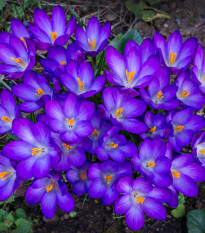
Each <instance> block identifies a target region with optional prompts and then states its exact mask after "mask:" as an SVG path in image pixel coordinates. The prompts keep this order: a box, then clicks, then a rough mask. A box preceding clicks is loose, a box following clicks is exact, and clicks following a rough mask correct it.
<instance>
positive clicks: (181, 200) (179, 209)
mask: <svg viewBox="0 0 205 233" xmlns="http://www.w3.org/2000/svg"><path fill="white" fill-rule="evenodd" d="M178 199H179V205H178V206H177V208H176V209H173V210H172V211H171V214H172V215H173V216H174V217H175V218H180V217H182V216H183V215H184V214H185V206H184V203H185V198H184V195H183V194H181V193H179V196H178Z"/></svg>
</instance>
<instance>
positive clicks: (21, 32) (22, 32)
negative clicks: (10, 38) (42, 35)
mask: <svg viewBox="0 0 205 233" xmlns="http://www.w3.org/2000/svg"><path fill="white" fill-rule="evenodd" d="M11 32H12V34H13V35H15V36H16V37H18V38H21V37H27V38H30V34H29V33H28V30H27V28H26V26H25V25H24V24H23V23H22V22H21V21H20V20H19V19H15V18H13V19H12V20H11Z"/></svg>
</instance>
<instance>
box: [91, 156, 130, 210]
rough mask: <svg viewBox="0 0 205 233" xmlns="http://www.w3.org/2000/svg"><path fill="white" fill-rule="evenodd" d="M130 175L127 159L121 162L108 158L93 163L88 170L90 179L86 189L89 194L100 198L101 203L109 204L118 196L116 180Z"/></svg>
mask: <svg viewBox="0 0 205 233" xmlns="http://www.w3.org/2000/svg"><path fill="white" fill-rule="evenodd" d="M131 175H132V169H131V166H130V163H129V161H127V160H126V161H124V162H123V163H117V162H114V161H110V160H108V161H105V162H103V163H102V164H98V163H94V164H93V165H92V166H91V167H90V168H89V170H88V178H89V179H90V180H92V183H91V185H90V187H89V189H88V192H89V196H90V197H91V198H102V199H101V203H102V205H110V204H111V203H113V202H114V201H115V200H116V199H117V198H118V197H119V192H118V191H117V190H116V188H115V185H116V182H117V180H118V179H119V178H120V177H123V176H131Z"/></svg>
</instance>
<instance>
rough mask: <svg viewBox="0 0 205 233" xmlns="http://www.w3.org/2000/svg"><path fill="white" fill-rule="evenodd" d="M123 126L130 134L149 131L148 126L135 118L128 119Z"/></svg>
mask: <svg viewBox="0 0 205 233" xmlns="http://www.w3.org/2000/svg"><path fill="white" fill-rule="evenodd" d="M122 126H123V128H124V129H125V130H127V131H128V132H131V133H135V134H139V133H143V132H145V131H146V130H147V126H146V125H145V124H144V123H142V122H140V121H138V120H137V119H135V118H127V119H126V120H125V121H123V122H122Z"/></svg>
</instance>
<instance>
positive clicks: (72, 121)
mask: <svg viewBox="0 0 205 233" xmlns="http://www.w3.org/2000/svg"><path fill="white" fill-rule="evenodd" d="M66 121H67V122H68V124H69V125H73V123H74V122H75V121H74V118H72V119H71V120H69V119H68V118H66Z"/></svg>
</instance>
